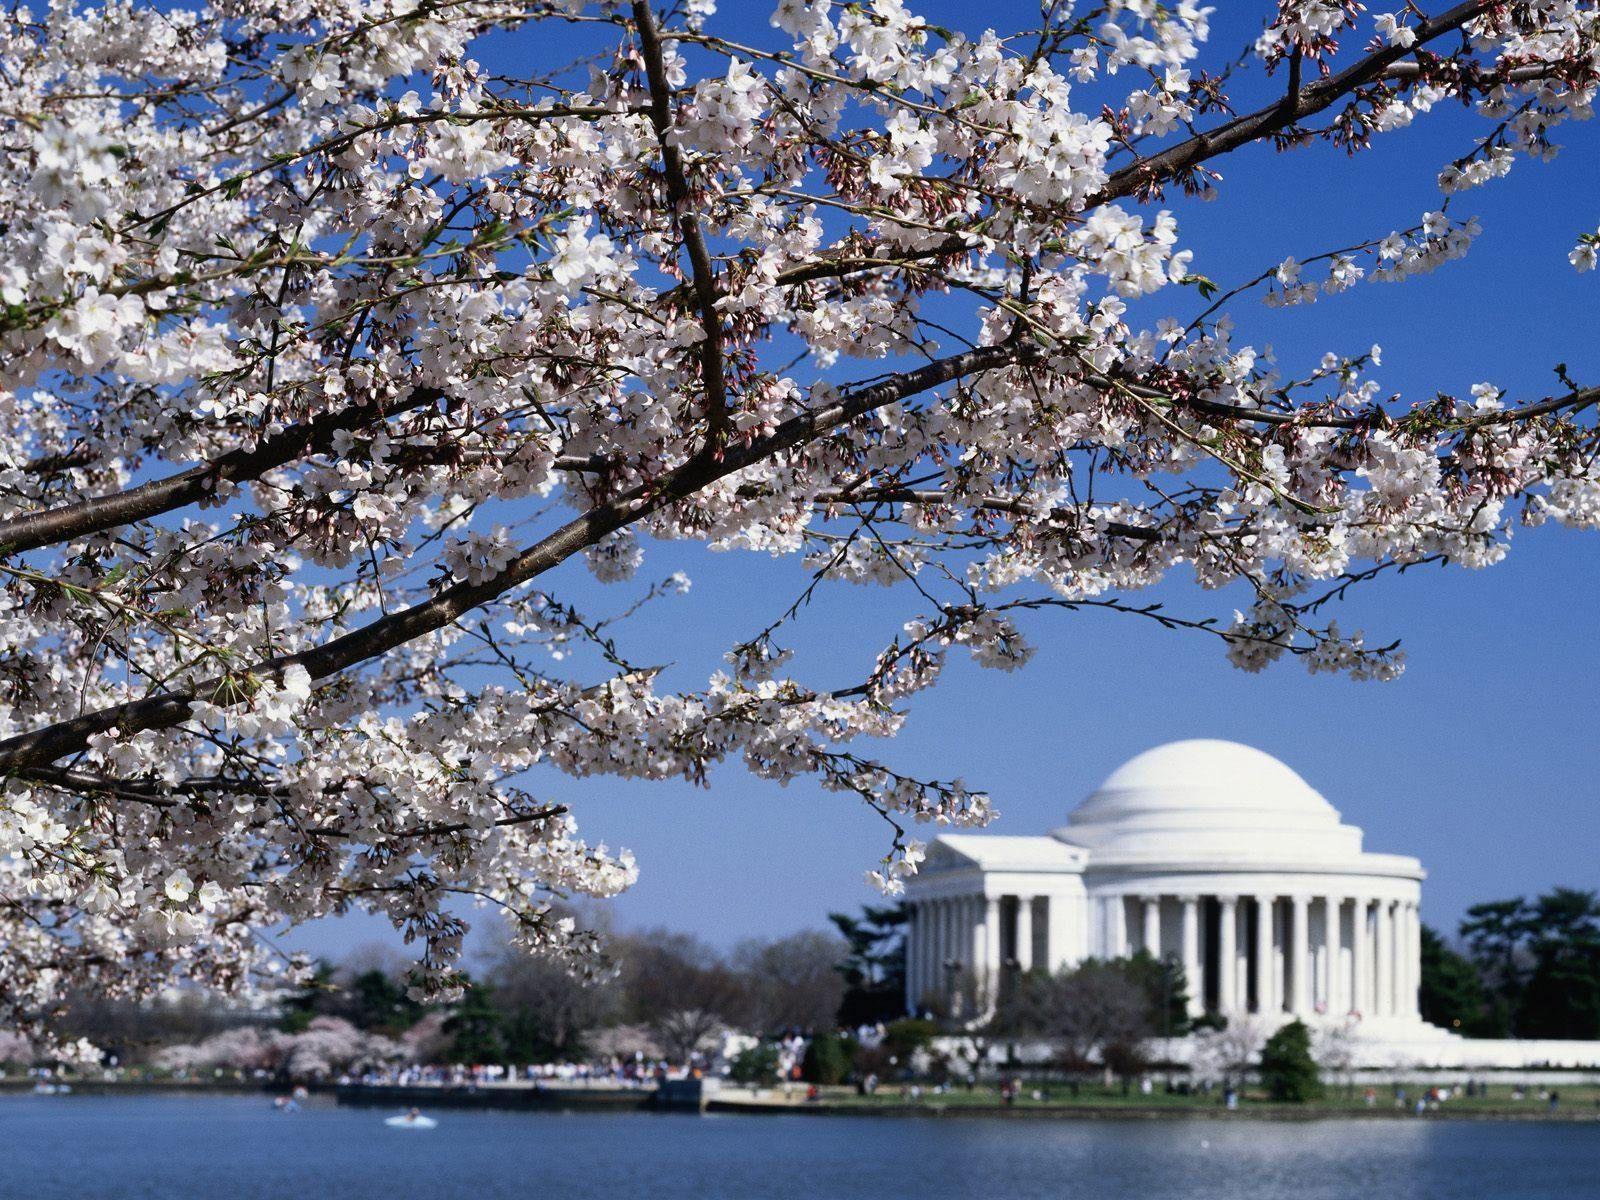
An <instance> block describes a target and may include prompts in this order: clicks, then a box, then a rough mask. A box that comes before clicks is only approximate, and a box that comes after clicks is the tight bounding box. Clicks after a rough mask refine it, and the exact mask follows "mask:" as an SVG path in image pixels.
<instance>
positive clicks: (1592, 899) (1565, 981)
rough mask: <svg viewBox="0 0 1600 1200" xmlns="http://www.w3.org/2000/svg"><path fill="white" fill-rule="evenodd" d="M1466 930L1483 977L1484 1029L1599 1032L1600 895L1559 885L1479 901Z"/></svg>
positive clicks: (1548, 1034) (1551, 1034) (1535, 1034)
mask: <svg viewBox="0 0 1600 1200" xmlns="http://www.w3.org/2000/svg"><path fill="white" fill-rule="evenodd" d="M1461 934H1462V937H1463V938H1465V939H1466V942H1467V945H1468V947H1469V948H1470V950H1471V953H1472V958H1473V962H1474V965H1475V966H1476V967H1477V969H1478V973H1479V975H1480V977H1481V978H1482V979H1483V981H1484V985H1485V988H1486V990H1487V992H1488V1003H1487V1005H1486V1006H1485V1010H1484V1016H1483V1019H1482V1020H1481V1022H1480V1023H1479V1026H1478V1028H1476V1029H1472V1030H1470V1032H1474V1033H1478V1034H1480V1035H1486V1034H1487V1035H1496V1034H1498V1035H1504V1034H1512V1035H1515V1036H1517V1037H1530V1038H1580V1039H1587V1038H1596V1037H1600V896H1597V895H1596V893H1594V892H1592V891H1582V890H1579V889H1576V888H1565V887H1561V888H1555V889H1553V890H1552V891H1549V892H1547V893H1545V894H1544V895H1542V896H1540V897H1538V898H1537V899H1536V900H1534V901H1533V902H1531V903H1530V902H1529V901H1528V900H1526V899H1524V898H1523V897H1520V896H1519V897H1517V898H1515V899H1512V900H1496V901H1492V902H1490V903H1487V904H1478V905H1474V906H1473V907H1472V908H1470V909H1468V910H1467V917H1466V919H1465V920H1464V921H1463V922H1462V923H1461Z"/></svg>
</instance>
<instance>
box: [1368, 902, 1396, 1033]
mask: <svg viewBox="0 0 1600 1200" xmlns="http://www.w3.org/2000/svg"><path fill="white" fill-rule="evenodd" d="M1393 905H1394V902H1393V901H1392V900H1379V901H1378V905H1377V930H1376V932H1377V943H1378V971H1377V980H1376V982H1377V985H1378V986H1377V989H1376V991H1375V992H1374V994H1373V1003H1372V1015H1373V1016H1375V1017H1387V1016H1391V1015H1393V1013H1394V993H1395V987H1394V907H1393Z"/></svg>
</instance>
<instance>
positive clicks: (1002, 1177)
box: [0, 1096, 1600, 1200]
mask: <svg viewBox="0 0 1600 1200" xmlns="http://www.w3.org/2000/svg"><path fill="white" fill-rule="evenodd" d="M387 1115H389V1114H387V1113H385V1112H380V1111H375V1110H370V1109H341V1108H335V1107H333V1106H332V1105H331V1104H328V1103H325V1102H314V1103H312V1104H310V1105H308V1106H307V1107H306V1108H304V1109H302V1110H301V1111H300V1112H298V1113H293V1114H288V1115H284V1114H279V1113H275V1112H274V1111H273V1110H272V1108H271V1105H270V1103H269V1102H268V1101H267V1100H266V1099H265V1098H256V1097H210V1096H208V1097H180V1096H141V1097H117V1098H102V1097H94V1096H48V1097H47V1096H12V1097H3V1098H0V1197H5V1198H7V1200H9V1198H10V1197H13V1196H15V1197H26V1198H27V1200H101V1198H105V1200H175V1198H180V1197H181V1198H183V1200H229V1198H233V1197H240V1198H246V1200H257V1198H263V1200H264V1198H271V1200H278V1198H280V1197H283V1198H287V1197H294V1198H296V1200H322V1198H324V1197H327V1198H329V1200H513V1198H514V1200H524V1198H527V1200H532V1198H534V1197H540V1198H545V1197H550V1198H557V1197H561V1198H564V1197H575V1198H584V1197H606V1198H607V1200H610V1198H612V1197H635V1196H637V1197H644V1198H647V1200H677V1198H679V1197H683V1198H689V1197H693V1198H695V1200H743V1198H744V1197H776V1198H780V1200H787V1198H789V1197H807V1198H812V1197H816V1198H822V1200H857V1198H863V1200H865V1198H867V1197H871V1198H872V1200H883V1198H884V1197H899V1196H905V1197H916V1198H919V1200H944V1198H947V1197H948V1198H951V1200H954V1198H957V1197H960V1198H963V1200H964V1198H966V1197H983V1198H985V1200H990V1198H995V1200H1000V1198H1013V1197H1014V1198H1025V1197H1041V1198H1043V1197H1052V1198H1054V1197H1061V1198H1070V1200H1145V1198H1146V1197H1149V1198H1160V1200H1213V1198H1214V1200H1323V1198H1328V1200H1349V1198H1351V1197H1377V1198H1381V1200H1421V1198H1427V1200H1455V1198H1457V1197H1460V1198H1471V1200H1523V1198H1528V1200H1532V1198H1534V1197H1538V1198H1540V1200H1543V1198H1545V1197H1550V1198H1558V1197H1559V1198H1560V1200H1583V1198H1586V1197H1600V1124H1595V1125H1573V1124H1539V1123H1516V1124H1513V1123H1505V1124H1500V1123H1487V1122H1456V1121H1403V1120H1327V1121H1312V1122H1303V1123H1302V1122H1271V1121H1252V1120H1233V1119H1225V1120H1208V1119H1204V1118H1200V1119H1177V1120H1160V1121H1151V1120H1129V1121H1108V1120H1098V1121H1090V1120H1084V1121H1054V1120H1012V1121H1007V1120H985V1119H982V1118H930V1119H904V1120H902V1119H886V1118H871V1117H866V1118H855V1117H836V1118H835V1117H784V1116H778V1117H763V1116H712V1117H694V1116H668V1115H650V1114H638V1113H628V1114H544V1113H479V1112H451V1111H440V1112H438V1113H436V1114H434V1115H436V1116H437V1117H438V1118H439V1127H438V1128H437V1129H435V1130H431V1131H427V1132H411V1131H403V1130H393V1129H388V1128H386V1127H385V1126H384V1124H383V1117H385V1116H387Z"/></svg>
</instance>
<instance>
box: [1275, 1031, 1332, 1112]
mask: <svg viewBox="0 0 1600 1200" xmlns="http://www.w3.org/2000/svg"><path fill="white" fill-rule="evenodd" d="M1261 1083H1262V1085H1263V1086H1264V1087H1265V1088H1266V1089H1267V1094H1268V1095H1269V1096H1271V1097H1272V1098H1273V1099H1274V1100H1283V1101H1288V1102H1290V1103H1294V1104H1301V1103H1304V1102H1305V1101H1307V1100H1315V1099H1317V1098H1318V1097H1319V1096H1321V1095H1322V1080H1321V1079H1320V1078H1319V1077H1318V1074H1317V1063H1316V1060H1315V1059H1314V1058H1313V1057H1312V1056H1311V1030H1310V1029H1308V1028H1307V1027H1306V1024H1305V1022H1304V1021H1290V1022H1289V1023H1288V1024H1287V1025H1285V1026H1284V1027H1283V1028H1282V1029H1280V1030H1278V1032H1277V1033H1275V1034H1273V1035H1272V1036H1271V1037H1269V1038H1268V1039H1267V1044H1266V1045H1265V1046H1263V1047H1262V1049H1261Z"/></svg>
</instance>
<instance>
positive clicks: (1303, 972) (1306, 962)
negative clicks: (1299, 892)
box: [1288, 896, 1311, 1017]
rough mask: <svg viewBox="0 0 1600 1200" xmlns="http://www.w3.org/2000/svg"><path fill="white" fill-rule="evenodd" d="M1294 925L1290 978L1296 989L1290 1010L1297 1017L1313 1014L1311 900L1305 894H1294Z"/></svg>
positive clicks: (1292, 929)
mask: <svg viewBox="0 0 1600 1200" xmlns="http://www.w3.org/2000/svg"><path fill="white" fill-rule="evenodd" d="M1290 903H1291V904H1292V906H1293V926H1292V928H1291V931H1290V935H1289V940H1290V942H1291V943H1292V946H1293V948H1292V949H1291V950H1290V951H1289V959H1288V961H1289V963H1290V967H1289V978H1290V983H1291V986H1292V987H1293V989H1294V1003H1293V1004H1292V1005H1291V1006H1290V1010H1289V1011H1291V1012H1292V1013H1294V1015H1295V1016H1297V1017H1307V1016H1310V1015H1311V920H1310V915H1309V911H1308V910H1309V901H1308V900H1307V898H1306V897H1305V896H1292V897H1290Z"/></svg>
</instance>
